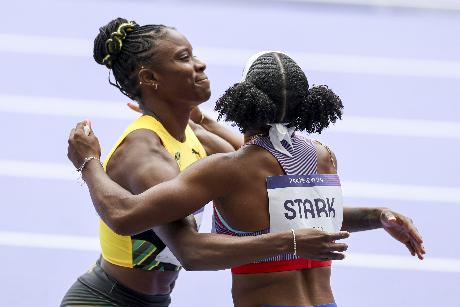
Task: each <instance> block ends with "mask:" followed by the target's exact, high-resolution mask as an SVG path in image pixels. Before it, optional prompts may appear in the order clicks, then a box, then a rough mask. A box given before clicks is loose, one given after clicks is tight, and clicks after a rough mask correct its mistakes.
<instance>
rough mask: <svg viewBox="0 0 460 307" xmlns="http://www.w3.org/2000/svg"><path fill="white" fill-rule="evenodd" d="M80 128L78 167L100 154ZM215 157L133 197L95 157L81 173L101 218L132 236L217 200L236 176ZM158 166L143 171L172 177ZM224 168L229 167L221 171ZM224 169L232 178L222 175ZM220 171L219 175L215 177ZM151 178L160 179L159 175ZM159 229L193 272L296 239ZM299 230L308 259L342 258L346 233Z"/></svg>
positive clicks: (266, 253)
mask: <svg viewBox="0 0 460 307" xmlns="http://www.w3.org/2000/svg"><path fill="white" fill-rule="evenodd" d="M82 126H83V124H82V123H80V124H79V125H78V126H77V129H74V130H73V131H72V133H71V136H70V137H69V154H68V156H69V158H70V159H71V160H72V162H73V163H74V164H75V165H76V166H80V165H81V164H80V163H81V161H82V160H83V159H84V158H83V157H89V156H97V157H98V156H99V153H100V147H99V143H98V140H97V138H96V137H95V136H94V135H93V134H90V136H85V135H84V133H83V128H82ZM136 147H138V146H136ZM140 156H141V157H142V156H143V155H140ZM128 160H129V159H128ZM206 160H207V161H209V160H211V159H210V158H207V159H206ZM213 160H214V161H213V163H211V165H209V166H208V168H209V169H211V170H214V172H211V173H210V174H207V173H206V172H201V171H202V170H204V169H203V168H201V167H197V165H198V164H199V163H196V164H195V165H193V166H191V167H189V169H192V170H191V172H190V171H187V172H186V173H191V174H190V175H188V176H182V175H181V176H179V177H177V178H176V179H173V180H171V181H167V182H164V183H161V184H158V185H156V186H154V187H153V188H150V189H149V190H148V191H146V192H145V193H142V194H141V195H139V196H137V195H132V194H131V193H130V192H128V191H126V190H125V189H123V188H122V187H121V186H119V185H118V184H116V183H115V182H114V181H112V180H111V179H110V178H109V177H108V176H107V175H106V173H105V172H104V171H103V169H102V168H101V167H100V165H98V163H96V162H95V161H92V160H91V161H90V162H88V165H87V166H86V167H85V170H84V174H83V175H84V178H85V180H86V181H87V184H88V188H89V189H90V193H91V197H92V199H93V204H94V206H95V208H96V210H97V211H98V213H99V215H100V216H101V218H102V219H103V220H104V221H105V222H106V224H107V225H108V226H109V227H111V228H112V229H113V230H114V231H115V232H117V233H119V234H125V235H131V234H134V233H138V232H141V231H144V230H147V229H150V228H152V227H153V226H154V225H158V224H164V223H166V222H168V221H173V220H178V219H179V217H184V216H187V215H189V214H190V213H191V212H193V211H195V209H196V208H198V207H201V206H202V205H203V204H205V203H207V200H208V198H209V199H211V198H214V197H215V195H214V196H213V194H212V193H213V192H212V191H214V192H215V193H217V194H216V195H218V194H219V193H222V192H223V190H222V191H220V190H221V189H222V186H224V188H223V189H224V190H225V189H226V188H227V187H228V185H227V186H225V185H222V180H223V181H225V182H224V183H226V184H231V182H227V181H228V180H232V179H223V178H222V177H224V178H233V177H232V176H231V174H228V171H229V169H228V168H227V166H226V164H227V162H229V161H226V160H228V159H226V158H225V157H224V159H220V160H219V159H213ZM230 162H231V161H230ZM159 164H160V165H161V163H156V164H155V165H153V164H150V167H151V168H149V166H148V165H145V167H144V168H143V169H144V170H145V173H146V174H151V172H152V170H153V169H155V166H156V167H157V169H158V167H159V168H160V171H161V170H163V171H161V173H162V174H164V175H165V176H166V177H165V180H166V178H167V177H168V176H174V171H173V170H172V169H170V170H168V168H161V167H160V165H159ZM143 165H144V164H143ZM205 167H206V166H205ZM222 167H223V168H227V169H221V168H222ZM152 168H153V169H152ZM127 169H128V174H129V173H131V172H133V173H136V172H137V170H136V167H135V165H131V166H129V165H128V166H127ZM225 171H227V173H226V174H227V175H230V176H220V174H222V173H225ZM156 173H158V172H156ZM168 173H169V175H168ZM200 173H202V174H201V176H200ZM183 174H184V173H183ZM216 174H217V175H218V176H217V177H221V178H220V179H219V178H217V177H216ZM160 175H161V174H160ZM202 175H204V177H205V178H206V177H207V175H209V179H208V180H204V181H203V180H200V178H203V177H202ZM128 177H131V178H133V179H135V180H134V181H136V182H137V184H138V188H140V189H142V190H143V189H145V188H147V187H148V186H149V185H151V184H155V182H152V178H151V177H149V176H148V175H147V176H141V177H142V178H144V179H142V180H139V177H138V178H137V179H136V178H135V176H128ZM181 177H184V178H181ZM195 177H196V178H195ZM146 178H147V179H146ZM153 179H154V181H157V179H158V178H153ZM146 180H147V181H146ZM139 184H140V185H139ZM142 185H144V187H142ZM230 186H231V185H230ZM207 191H208V192H207ZM209 191H211V192H209ZM207 193H208V194H207ZM209 193H210V194H209ZM200 197H201V198H200ZM188 204H192V206H190V205H188ZM155 231H156V232H157V233H158V235H159V236H160V237H161V239H162V240H164V241H165V243H166V244H167V245H168V246H169V247H170V248H171V249H172V251H173V252H174V254H175V255H176V256H177V257H178V258H179V259H180V260H181V261H183V262H184V263H185V264H186V267H188V268H189V269H194V270H203V269H219V268H227V267H231V266H234V265H237V264H243V263H247V262H251V261H253V260H256V259H260V258H266V257H270V256H275V255H278V254H280V253H286V252H292V251H293V237H292V234H291V233H290V232H284V233H277V234H268V235H264V236H260V237H252V238H237V237H231V236H225V235H218V234H200V233H197V231H196V229H192V228H191V226H190V223H188V224H187V223H186V222H185V221H184V220H183V221H177V222H174V223H171V224H170V225H164V226H161V227H157V228H155ZM296 234H297V252H298V254H299V255H300V256H303V257H306V258H310V259H343V254H341V253H340V252H342V251H344V250H345V249H346V244H344V243H335V242H334V241H335V240H339V239H343V238H346V237H348V233H346V232H340V233H337V234H328V233H324V232H320V231H317V230H313V229H303V230H298V231H296ZM206 259H207V260H206Z"/></svg>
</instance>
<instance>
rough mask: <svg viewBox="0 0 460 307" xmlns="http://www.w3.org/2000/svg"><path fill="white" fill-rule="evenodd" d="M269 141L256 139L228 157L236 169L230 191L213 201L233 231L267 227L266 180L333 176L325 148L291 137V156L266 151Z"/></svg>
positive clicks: (301, 137)
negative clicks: (297, 176)
mask: <svg viewBox="0 0 460 307" xmlns="http://www.w3.org/2000/svg"><path fill="white" fill-rule="evenodd" d="M269 142H270V140H269V138H268V137H258V138H257V139H254V140H252V141H251V142H249V144H248V145H246V146H243V147H242V148H241V149H240V150H238V151H237V152H235V153H232V154H231V156H232V157H233V159H234V161H233V162H232V163H233V164H234V165H235V166H237V167H235V168H234V169H232V171H231V173H232V176H234V177H235V179H234V180H233V181H232V182H233V183H234V184H233V185H232V187H231V189H230V191H231V192H229V193H228V195H227V196H225V197H223V198H220V199H218V200H216V201H215V205H216V207H217V210H218V212H219V213H220V214H221V215H222V217H223V219H224V220H225V221H226V222H228V224H230V225H231V227H232V228H234V229H236V230H239V231H245V232H250V231H260V230H263V229H267V228H268V227H269V226H270V225H269V221H270V218H269V213H268V198H267V177H271V176H282V175H299V174H301V175H309V174H317V173H323V174H324V173H335V169H334V168H333V166H332V164H331V159H330V154H329V152H328V151H327V150H326V149H325V147H324V146H322V145H320V144H317V143H315V142H313V141H311V140H309V139H307V138H304V137H303V136H298V135H295V136H294V137H293V138H292V142H293V147H294V148H293V157H287V156H285V155H284V154H282V153H277V152H276V151H275V150H267V149H271V148H272V146H270V145H269ZM283 144H285V141H283ZM264 145H266V146H264ZM285 145H286V144H285ZM286 148H288V147H287V146H286Z"/></svg>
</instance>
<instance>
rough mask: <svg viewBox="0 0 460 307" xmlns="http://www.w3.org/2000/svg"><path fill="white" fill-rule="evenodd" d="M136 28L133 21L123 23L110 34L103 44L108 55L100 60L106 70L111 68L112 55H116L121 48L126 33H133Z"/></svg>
mask: <svg viewBox="0 0 460 307" xmlns="http://www.w3.org/2000/svg"><path fill="white" fill-rule="evenodd" d="M136 26H137V23H135V22H134V21H129V22H124V23H122V24H120V25H119V26H118V29H117V31H115V32H112V34H110V38H109V39H108V40H107V41H106V42H105V47H106V49H107V52H108V54H107V55H106V56H105V57H104V59H102V63H103V64H105V66H107V67H108V68H112V66H113V61H114V60H115V59H114V58H113V55H116V54H118V53H119V52H120V51H121V48H122V47H123V41H124V39H125V38H126V35H127V32H132V31H134V27H136Z"/></svg>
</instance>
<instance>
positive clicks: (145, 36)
mask: <svg viewBox="0 0 460 307" xmlns="http://www.w3.org/2000/svg"><path fill="white" fill-rule="evenodd" d="M168 28H169V29H172V28H170V27H167V26H164V25H145V26H139V25H138V24H137V23H136V22H134V21H131V22H128V20H126V19H123V18H116V19H114V20H112V21H110V22H109V23H108V24H107V25H105V26H103V27H101V28H100V29H99V34H98V35H97V36H96V38H95V39H94V50H93V56H94V60H95V61H96V62H97V63H98V64H101V65H105V66H106V67H107V68H109V69H112V71H113V75H114V77H115V82H112V81H110V75H109V82H110V84H112V85H113V86H115V87H117V88H118V89H119V90H120V91H121V92H122V93H123V94H124V95H126V96H128V97H129V98H130V99H133V100H139V98H140V97H139V90H138V80H137V74H135V72H137V71H138V69H139V68H140V66H142V65H144V64H148V63H149V64H153V63H152V57H153V54H154V48H155V41H156V40H158V39H161V38H162V37H163V36H164V35H165V33H166V31H165V30H166V29H168Z"/></svg>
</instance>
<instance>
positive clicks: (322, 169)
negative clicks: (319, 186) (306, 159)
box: [313, 140, 337, 174]
mask: <svg viewBox="0 0 460 307" xmlns="http://www.w3.org/2000/svg"><path fill="white" fill-rule="evenodd" d="M313 144H315V146H316V154H317V157H318V173H322V174H335V173H337V158H336V156H335V154H334V152H333V151H332V150H331V149H330V147H329V146H327V145H325V144H323V143H321V142H320V141H317V140H314V141H313Z"/></svg>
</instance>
